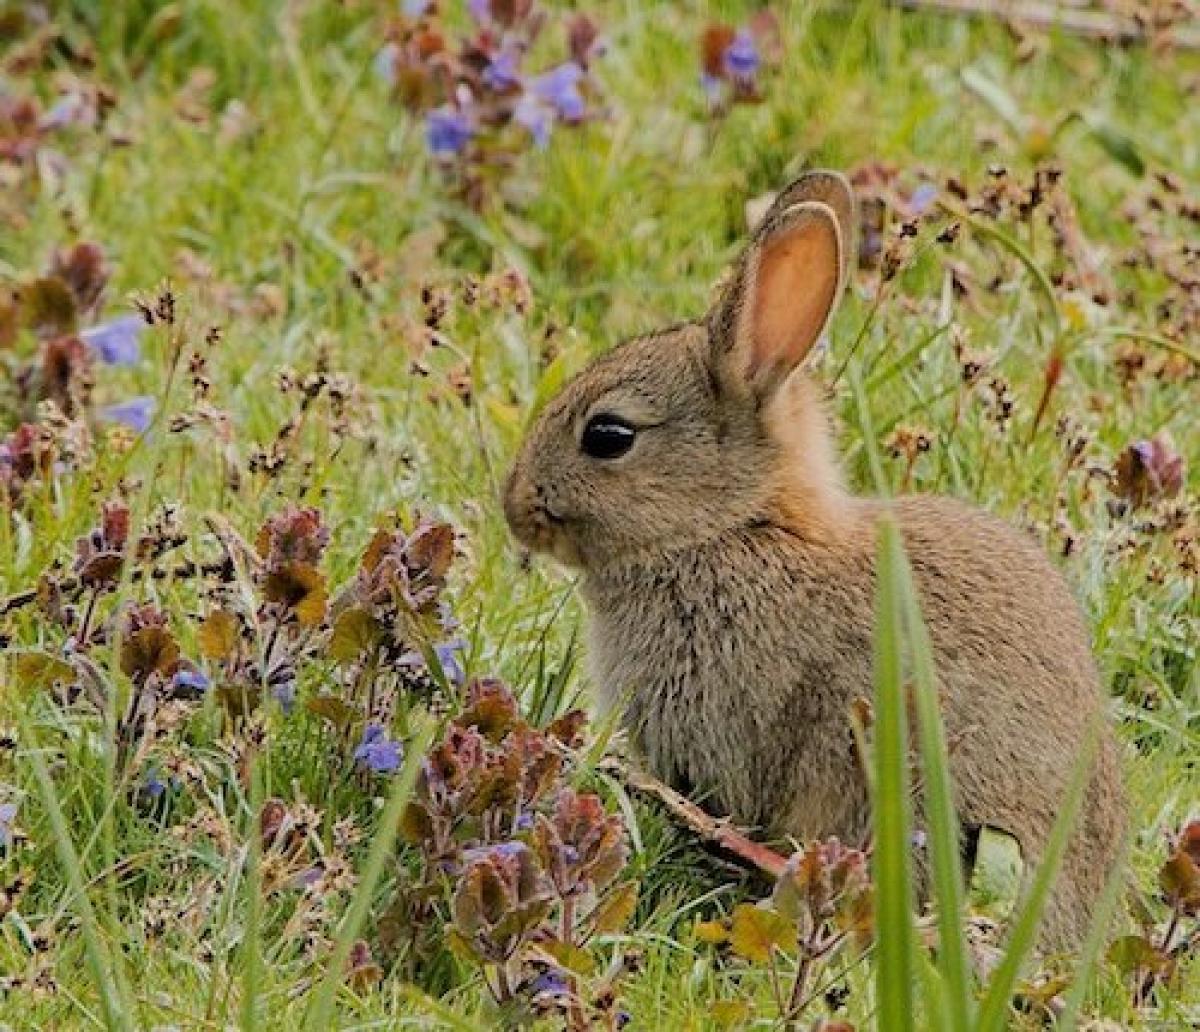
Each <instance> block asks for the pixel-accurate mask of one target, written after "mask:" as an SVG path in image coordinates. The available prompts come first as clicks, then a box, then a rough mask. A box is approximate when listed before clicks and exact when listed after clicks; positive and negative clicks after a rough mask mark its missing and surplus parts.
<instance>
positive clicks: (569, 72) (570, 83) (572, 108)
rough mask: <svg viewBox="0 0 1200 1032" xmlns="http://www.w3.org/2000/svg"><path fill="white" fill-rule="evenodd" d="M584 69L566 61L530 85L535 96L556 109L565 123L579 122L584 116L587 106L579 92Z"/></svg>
mask: <svg viewBox="0 0 1200 1032" xmlns="http://www.w3.org/2000/svg"><path fill="white" fill-rule="evenodd" d="M582 78H583V69H582V68H580V67H579V65H577V64H576V63H575V62H574V61H566V62H564V63H563V64H560V65H559V66H558V67H557V68H552V69H550V71H548V72H546V73H545V74H544V75H539V76H538V77H537V78H536V79H534V80H533V82H532V83H530V88H531V89H532V91H533V93H534V95H535V96H536V97H537V98H538V99H539V100H541V101H544V102H545V103H547V104H549V105H550V106H551V107H552V108H554V110H555V113H556V114H557V115H558V117H559V118H561V119H562V120H563V121H564V122H578V121H579V120H580V119H581V118H583V116H584V112H585V111H586V107H587V105H586V104H585V102H584V99H583V94H581V93H580V92H579V80H580V79H582Z"/></svg>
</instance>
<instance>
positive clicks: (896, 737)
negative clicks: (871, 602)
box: [873, 516, 915, 1032]
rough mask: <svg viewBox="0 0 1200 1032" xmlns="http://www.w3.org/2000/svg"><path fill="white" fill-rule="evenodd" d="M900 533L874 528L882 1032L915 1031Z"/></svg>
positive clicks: (888, 523)
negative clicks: (884, 1022)
mask: <svg viewBox="0 0 1200 1032" xmlns="http://www.w3.org/2000/svg"><path fill="white" fill-rule="evenodd" d="M899 554H900V535H899V531H898V530H897V529H896V525H895V523H894V522H893V521H892V519H891V517H890V516H885V517H884V518H883V519H882V520H881V521H880V525H879V545H878V569H879V585H878V589H877V592H878V593H877V597H876V615H875V799H874V819H875V840H874V850H875V851H874V857H873V864H874V874H875V891H876V894H877V909H876V947H875V951H876V957H877V961H876V976H875V977H876V997H877V1004H878V1008H879V1012H880V1013H881V1014H883V1015H886V1018H887V1027H888V1028H889V1029H894V1030H896V1032H904V1030H907V1029H912V1028H914V1027H915V1026H914V1024H913V974H914V964H913V961H914V952H915V943H914V942H913V928H912V871H911V868H912V862H911V857H910V851H909V834H910V818H909V808H910V800H909V784H908V731H907V727H906V723H907V721H906V720H905V706H904V683H903V671H902V668H901V655H902V653H901V633H902V629H903V625H904V620H903V612H902V610H901V574H900V571H899V569H898V565H897V556H898V555H899Z"/></svg>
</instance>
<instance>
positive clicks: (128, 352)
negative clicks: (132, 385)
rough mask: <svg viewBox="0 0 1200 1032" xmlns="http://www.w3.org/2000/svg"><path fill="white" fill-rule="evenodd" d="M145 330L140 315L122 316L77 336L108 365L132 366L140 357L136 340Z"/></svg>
mask: <svg viewBox="0 0 1200 1032" xmlns="http://www.w3.org/2000/svg"><path fill="white" fill-rule="evenodd" d="M145 328H146V321H145V320H144V319H143V318H142V317H141V316H140V315H123V316H121V317H120V318H119V319H113V320H112V321H111V322H106V323H100V325H99V326H93V327H92V328H91V329H88V330H84V331H83V332H82V333H81V334H80V335H79V336H80V337H82V338H83V342H84V343H85V344H86V345H87V346H88V347H89V348H91V349H92V350H93V351H94V352H96V354H97V355H99V356H100V358H101V360H102V361H104V362H107V363H108V364H109V365H133V364H134V363H135V362H136V361H137V360H138V358H140V357H141V348H139V347H138V338H139V337H140V336H141V335H142V331H143V330H144V329H145Z"/></svg>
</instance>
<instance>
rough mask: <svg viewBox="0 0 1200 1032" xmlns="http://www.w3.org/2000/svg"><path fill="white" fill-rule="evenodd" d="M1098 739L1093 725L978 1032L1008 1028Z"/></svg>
mask: <svg viewBox="0 0 1200 1032" xmlns="http://www.w3.org/2000/svg"><path fill="white" fill-rule="evenodd" d="M1098 740H1099V728H1098V727H1097V726H1096V725H1095V724H1093V726H1092V727H1091V729H1090V731H1089V733H1088V735H1087V737H1086V738H1085V739H1084V742H1083V747H1082V748H1081V749H1080V751H1079V756H1078V757H1077V758H1076V760H1075V766H1074V769H1073V770H1072V772H1071V781H1070V783H1069V785H1068V788H1067V794H1066V797H1065V798H1064V799H1063V804H1062V808H1061V809H1060V810H1059V812H1058V817H1057V818H1056V819H1055V821H1054V827H1053V828H1052V829H1051V830H1050V838H1049V840H1048V841H1047V843H1046V849H1045V852H1044V854H1043V856H1042V863H1041V866H1040V867H1039V868H1038V870H1037V874H1036V876H1035V877H1034V880H1033V884H1032V885H1031V886H1030V889H1029V892H1028V895H1027V897H1026V900H1025V903H1024V905H1023V906H1022V907H1021V912H1020V915H1019V916H1018V917H1017V919H1016V921H1015V922H1014V924H1013V927H1012V931H1011V932H1010V933H1009V937H1008V942H1007V943H1006V944H1005V949H1004V956H1003V957H1002V958H1001V960H1000V964H999V965H998V966H997V968H996V970H995V972H994V973H993V975H992V979H991V983H990V984H989V986H988V991H987V996H986V997H984V1001H983V1004H982V1006H981V1007H980V1011H979V1022H978V1024H977V1025H976V1028H977V1030H978V1032H1003V1029H1005V1028H1006V1027H1007V1021H1008V1011H1009V1004H1010V1001H1011V1000H1012V994H1013V989H1014V988H1015V987H1016V984H1017V977H1018V976H1019V975H1020V973H1021V965H1022V964H1023V963H1024V961H1025V958H1026V957H1027V956H1028V954H1029V951H1030V950H1031V949H1032V948H1033V944H1034V939H1035V937H1036V935H1037V930H1038V926H1039V925H1040V924H1041V919H1042V913H1043V911H1044V910H1045V907H1046V901H1047V899H1048V898H1049V896H1050V889H1051V887H1052V886H1053V884H1054V880H1055V878H1056V877H1057V875H1058V871H1059V868H1060V867H1061V866H1062V861H1063V857H1064V856H1065V855H1066V852H1067V844H1068V842H1069V841H1070V838H1071V834H1072V832H1073V831H1074V830H1075V820H1076V818H1077V817H1078V816H1079V811H1080V808H1081V806H1082V804H1083V793H1084V789H1085V788H1086V787H1087V783H1088V779H1089V777H1090V776H1091V773H1092V761H1093V760H1094V759H1095V756H1096V747H1097V743H1098Z"/></svg>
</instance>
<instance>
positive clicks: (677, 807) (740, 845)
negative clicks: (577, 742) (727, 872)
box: [599, 756, 787, 878]
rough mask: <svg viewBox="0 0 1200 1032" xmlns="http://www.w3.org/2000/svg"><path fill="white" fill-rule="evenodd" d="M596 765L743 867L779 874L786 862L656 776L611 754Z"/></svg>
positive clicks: (784, 858)
mask: <svg viewBox="0 0 1200 1032" xmlns="http://www.w3.org/2000/svg"><path fill="white" fill-rule="evenodd" d="M599 767H600V769H601V770H602V771H604V772H605V773H606V774H611V775H612V776H613V777H615V778H617V780H618V781H621V782H622V783H623V784H625V785H628V786H629V787H630V788H631V789H633V790H634V791H635V792H638V793H640V794H641V795H644V796H648V797H649V798H651V799H654V800H655V801H657V802H659V803H661V804H662V805H663V806H664V807H666V809H667V810H668V811H669V812H670V814H671V816H673V817H674V818H675V819H676V820H678V821H679V823H680V824H682V825H683V826H684V827H685V828H687V829H688V830H689V831H691V832H692V833H693V834H695V835H696V836H697V837H698V838H699V839H700V840H701V841H703V842H705V843H706V844H708V845H710V846H713V847H715V848H716V849H718V850H720V851H721V852H722V853H727V854H729V855H730V856H732V857H733V858H734V859H736V860H738V861H739V862H740V863H741V864H742V865H743V866H746V867H751V868H753V869H755V870H758V871H761V872H763V873H764V874H766V875H769V876H770V877H772V878H778V877H779V876H780V875H781V874H783V870H784V867H785V866H786V864H787V859H786V857H783V856H780V855H779V854H778V853H776V852H775V851H774V850H773V849H769V848H768V847H766V846H764V845H761V844H760V843H758V842H754V841H752V840H751V839H748V838H747V837H746V836H745V835H743V834H742V833H741V832H740V831H738V830H737V829H736V828H734V827H733V826H732V825H731V824H730V823H729V822H728V820H725V819H720V818H717V817H713V816H710V815H709V814H707V813H705V812H704V811H703V810H702V809H700V807H699V806H697V805H696V804H695V803H693V802H692V801H691V800H690V799H688V798H686V797H685V796H682V795H680V794H679V793H678V792H676V791H675V790H674V789H673V788H671V787H670V786H668V785H664V784H663V783H662V782H661V781H659V780H658V779H657V778H653V777H651V776H650V775H649V774H645V773H643V772H642V771H639V770H634V769H633V768H632V767H630V766H629V765H628V764H627V763H625V762H624V761H622V760H619V759H617V758H616V757H615V756H606V757H604V759H602V760H601V761H600V764H599Z"/></svg>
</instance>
